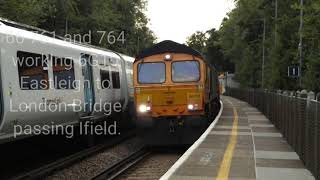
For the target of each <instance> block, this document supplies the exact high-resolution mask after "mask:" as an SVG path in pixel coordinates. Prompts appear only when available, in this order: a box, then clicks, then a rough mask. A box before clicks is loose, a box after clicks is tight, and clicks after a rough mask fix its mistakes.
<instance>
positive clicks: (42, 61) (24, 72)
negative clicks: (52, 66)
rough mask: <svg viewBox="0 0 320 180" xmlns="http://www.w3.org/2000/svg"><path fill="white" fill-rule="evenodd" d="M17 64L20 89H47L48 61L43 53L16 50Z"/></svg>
mask: <svg viewBox="0 0 320 180" xmlns="http://www.w3.org/2000/svg"><path fill="white" fill-rule="evenodd" d="M17 65H18V71H19V83H20V89H21V90H46V89H49V81H48V61H47V57H46V56H45V55H43V54H36V53H31V52H24V51H18V52H17Z"/></svg>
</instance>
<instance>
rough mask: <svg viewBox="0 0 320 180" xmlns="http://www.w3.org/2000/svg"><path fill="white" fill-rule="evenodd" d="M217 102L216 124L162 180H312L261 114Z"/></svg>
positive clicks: (236, 103)
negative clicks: (220, 104) (218, 110)
mask: <svg viewBox="0 0 320 180" xmlns="http://www.w3.org/2000/svg"><path fill="white" fill-rule="evenodd" d="M221 99H222V109H221V110H220V113H219V115H218V116H217V118H216V119H215V121H214V122H213V123H212V124H211V125H210V127H209V128H208V129H207V131H206V132H205V133H204V134H203V135H202V136H201V137H200V138H199V140H198V141H196V142H195V144H193V145H192V146H191V147H190V148H189V149H188V151H187V152H186V153H185V154H184V155H183V156H182V157H181V158H180V159H179V160H178V161H177V162H176V163H175V164H174V165H173V166H172V167H171V168H170V169H169V170H168V172H167V173H166V174H165V175H163V176H162V178H161V179H172V180H185V179H192V180H206V179H210V180H212V179H217V180H225V179H230V180H254V179H258V180H273V179H274V180H280V179H281V180H313V179H314V177H313V176H312V174H311V173H310V172H309V171H308V170H307V169H306V168H305V166H304V165H303V163H302V161H301V160H300V159H299V156H298V155H297V154H296V153H295V152H294V150H293V149H292V148H291V147H290V145H289V144H288V143H287V142H286V140H285V139H284V138H283V137H282V135H281V134H280V133H279V131H278V130H277V129H276V128H275V127H274V125H273V124H272V123H271V122H270V121H269V120H268V119H267V118H266V117H265V116H264V115H263V114H262V113H261V112H259V111H258V110H257V109H256V108H254V107H252V106H250V105H249V104H247V103H246V102H243V101H240V100H238V99H234V98H231V97H226V96H224V97H222V98H221Z"/></svg>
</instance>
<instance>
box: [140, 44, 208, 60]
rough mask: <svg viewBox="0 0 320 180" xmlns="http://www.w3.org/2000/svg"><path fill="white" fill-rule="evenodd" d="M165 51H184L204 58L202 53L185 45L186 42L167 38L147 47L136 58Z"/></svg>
mask: <svg viewBox="0 0 320 180" xmlns="http://www.w3.org/2000/svg"><path fill="white" fill-rule="evenodd" d="M163 53H183V54H190V55H193V56H196V57H199V58H202V59H203V57H202V55H201V54H200V53H199V52H198V51H196V50H194V49H192V48H190V47H188V46H186V45H184V44H179V43H177V42H174V41H170V40H166V41H162V42H160V43H158V44H155V45H154V46H152V47H150V48H147V49H145V50H143V51H141V52H140V53H139V54H138V55H137V57H136V59H143V58H145V57H148V56H152V55H156V54H163Z"/></svg>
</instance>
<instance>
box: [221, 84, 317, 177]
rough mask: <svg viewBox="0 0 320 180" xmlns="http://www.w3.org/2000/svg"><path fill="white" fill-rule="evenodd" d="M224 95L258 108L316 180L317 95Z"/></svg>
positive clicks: (259, 92) (248, 91)
mask: <svg viewBox="0 0 320 180" xmlns="http://www.w3.org/2000/svg"><path fill="white" fill-rule="evenodd" d="M226 95H228V96H232V97H235V98H238V99H241V100H243V101H246V102H248V103H249V104H251V105H252V106H254V107H256V108H258V109H259V110H260V111H261V112H263V114H264V115H265V116H266V117H268V118H269V119H270V121H271V122H272V123H273V124H274V125H275V126H276V127H277V128H278V129H279V130H280V132H281V133H282V135H283V137H285V138H286V140H287V141H288V143H289V144H290V145H291V146H292V147H293V149H294V150H295V151H296V152H297V154H298V155H299V156H300V159H301V160H302V161H303V162H304V163H305V165H306V167H307V169H309V170H310V171H311V172H312V173H313V175H314V176H315V177H316V178H317V179H320V170H319V169H320V102H319V101H318V100H319V98H320V93H318V95H317V96H316V98H314V93H311V95H310V94H309V95H310V96H309V97H308V94H307V92H306V91H301V92H289V91H277V92H274V91H268V90H261V89H240V88H227V92H226Z"/></svg>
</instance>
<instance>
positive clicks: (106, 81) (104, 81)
mask: <svg viewBox="0 0 320 180" xmlns="http://www.w3.org/2000/svg"><path fill="white" fill-rule="evenodd" d="M100 79H101V88H102V89H110V86H111V83H110V71H109V70H108V69H106V68H105V69H100Z"/></svg>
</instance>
